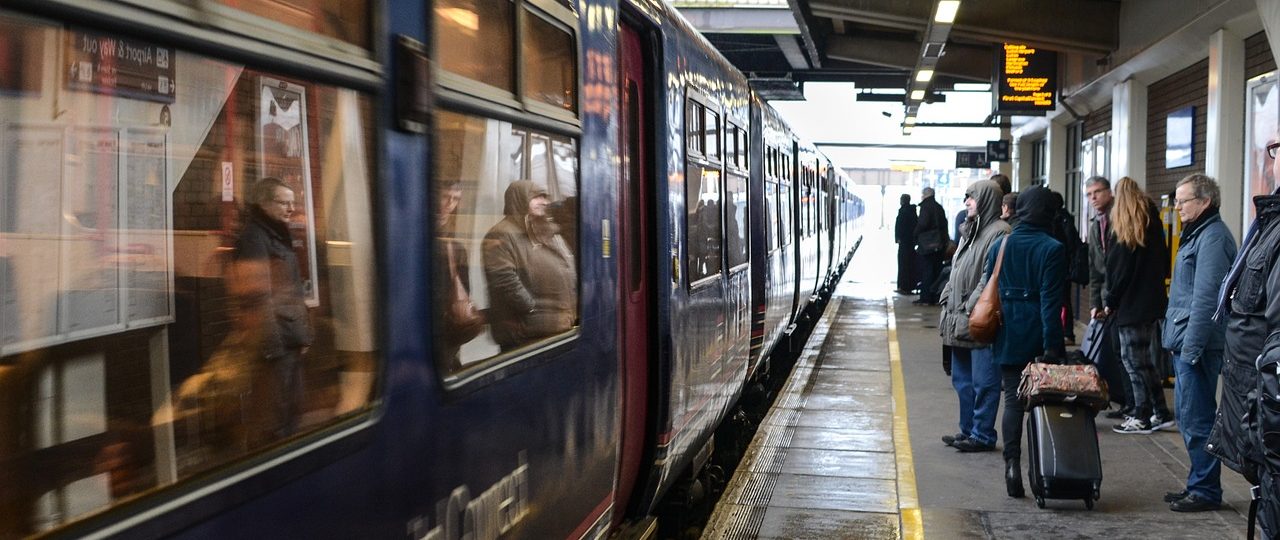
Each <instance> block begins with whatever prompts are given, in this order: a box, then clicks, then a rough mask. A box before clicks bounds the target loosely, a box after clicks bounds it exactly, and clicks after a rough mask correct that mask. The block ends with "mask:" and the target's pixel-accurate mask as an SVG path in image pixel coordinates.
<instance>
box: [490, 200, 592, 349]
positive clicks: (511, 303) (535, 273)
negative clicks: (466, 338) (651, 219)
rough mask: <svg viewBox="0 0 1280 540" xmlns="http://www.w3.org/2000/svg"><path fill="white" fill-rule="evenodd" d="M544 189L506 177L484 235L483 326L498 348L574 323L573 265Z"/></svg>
mask: <svg viewBox="0 0 1280 540" xmlns="http://www.w3.org/2000/svg"><path fill="white" fill-rule="evenodd" d="M549 202H550V201H549V200H548V198H547V192H546V190H545V189H543V188H542V187H540V186H538V185H536V184H534V183H533V182H531V181H529V180H520V181H516V182H512V183H511V185H510V186H508V187H507V192H506V195H505V196H504V203H505V204H504V206H503V210H502V213H503V214H505V216H506V217H504V218H502V221H499V222H498V223H497V224H496V225H494V226H493V227H492V228H491V229H489V232H488V233H487V234H485V237H484V244H483V251H482V254H483V257H482V259H483V263H484V274H485V278H486V281H487V282H488V288H489V312H488V319H489V325H490V326H489V329H490V331H491V332H492V334H493V340H494V341H495V342H496V343H497V344H498V346H499V347H500V348H501V349H502V351H503V352H506V351H510V350H512V349H515V348H518V347H521V346H523V345H527V344H529V343H532V342H533V341H535V340H537V339H539V338H543V337H548V336H553V335H556V334H559V333H562V332H566V331H568V330H570V329H571V328H573V325H574V324H576V322H577V307H578V278H577V273H576V268H577V266H576V265H575V263H574V259H573V254H572V252H570V251H569V246H568V245H567V244H565V242H564V239H563V238H561V237H560V233H559V229H558V227H557V226H556V224H555V223H554V222H552V220H551V218H550V217H549V216H548V215H547V205H548V204H549Z"/></svg>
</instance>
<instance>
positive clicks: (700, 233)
mask: <svg viewBox="0 0 1280 540" xmlns="http://www.w3.org/2000/svg"><path fill="white" fill-rule="evenodd" d="M685 190H686V191H685V196H686V198H685V208H686V216H685V225H686V228H687V229H688V241H687V242H686V245H687V246H688V251H689V260H688V265H689V269H688V273H689V283H690V284H693V283H696V282H698V281H700V280H702V279H704V278H707V277H710V276H714V275H717V274H719V273H720V259H721V255H720V246H721V239H722V238H723V237H724V234H723V231H722V230H721V224H720V203H721V200H720V199H721V197H720V171H718V170H716V169H714V168H712V167H709V166H706V165H703V164H700V163H697V162H695V161H690V162H689V165H688V169H687V172H686V174H685Z"/></svg>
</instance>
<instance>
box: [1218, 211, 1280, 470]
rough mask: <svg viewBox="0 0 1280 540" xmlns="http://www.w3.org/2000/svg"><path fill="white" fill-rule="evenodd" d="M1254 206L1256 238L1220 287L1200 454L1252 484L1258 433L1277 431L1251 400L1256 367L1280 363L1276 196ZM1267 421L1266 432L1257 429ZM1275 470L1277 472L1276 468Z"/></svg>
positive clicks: (1259, 456)
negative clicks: (1215, 375) (1211, 388)
mask: <svg viewBox="0 0 1280 540" xmlns="http://www.w3.org/2000/svg"><path fill="white" fill-rule="evenodd" d="M1254 206H1255V207H1256V208H1257V216H1258V217H1257V220H1256V221H1255V222H1254V225H1253V228H1254V229H1256V230H1255V231H1254V232H1253V234H1254V235H1256V236H1257V238H1256V239H1255V240H1253V241H1252V242H1250V240H1248V238H1247V237H1246V240H1245V243H1246V246H1245V249H1244V250H1243V251H1242V252H1241V253H1240V254H1239V255H1238V256H1237V258H1236V262H1235V265H1233V270H1234V269H1235V268H1236V266H1239V268H1240V270H1239V276H1238V277H1237V278H1236V279H1235V280H1234V282H1231V283H1224V284H1223V286H1224V287H1227V290H1226V291H1225V292H1226V293H1228V295H1227V296H1226V298H1229V299H1230V300H1229V301H1228V302H1227V306H1226V308H1227V309H1226V313H1225V317H1226V322H1227V331H1226V339H1225V345H1226V347H1225V354H1224V355H1223V362H1222V399H1221V400H1220V402H1219V404H1218V414H1217V417H1216V418H1215V419H1214V423H1213V430H1212V431H1211V432H1210V433H1209V440H1208V443H1207V444H1206V445H1205V449H1206V450H1208V452H1209V453H1210V454H1213V455H1214V456H1217V457H1218V459H1221V460H1222V464H1223V465H1226V466H1227V467H1229V468H1230V469H1231V470H1234V471H1236V472H1238V473H1240V474H1242V475H1244V477H1245V478H1247V479H1248V480H1249V481H1250V482H1253V483H1257V481H1258V478H1259V475H1258V466H1259V465H1260V464H1262V463H1264V461H1265V460H1264V452H1263V451H1264V450H1266V449H1267V446H1268V445H1266V444H1264V443H1263V440H1264V439H1263V437H1262V436H1261V435H1259V433H1262V434H1265V433H1267V432H1268V431H1270V432H1273V433H1277V432H1280V421H1277V420H1278V419H1277V417H1276V415H1267V414H1263V415H1261V416H1259V414H1258V413H1259V411H1258V409H1259V400H1258V399H1256V398H1255V397H1254V396H1251V395H1250V394H1251V393H1255V392H1256V391H1257V389H1258V383H1259V370H1258V367H1259V366H1260V365H1269V366H1274V365H1276V363H1277V362H1280V333H1278V332H1277V330H1280V265H1278V264H1276V259H1277V257H1280V196H1276V195H1268V196H1261V197H1254ZM1230 276H1231V274H1230V273H1229V274H1228V278H1229V279H1230ZM1255 395H1256V394H1255ZM1268 401H1271V400H1269V397H1268ZM1271 403H1273V404H1274V403H1276V402H1275V401H1271ZM1268 417H1270V423H1271V424H1272V425H1271V426H1270V427H1268V426H1266V425H1259V423H1260V421H1266V420H1267V419H1268ZM1272 436H1273V437H1274V435H1272ZM1270 446H1271V447H1272V448H1270V449H1269V452H1277V451H1280V441H1276V440H1274V439H1273V440H1272V441H1270ZM1276 465H1280V463H1277V464H1276ZM1274 469H1275V470H1276V472H1280V466H1276V467H1274Z"/></svg>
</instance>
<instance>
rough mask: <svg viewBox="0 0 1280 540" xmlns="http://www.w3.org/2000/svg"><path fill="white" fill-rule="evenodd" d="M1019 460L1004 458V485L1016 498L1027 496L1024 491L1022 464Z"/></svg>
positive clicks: (1010, 494) (1011, 495)
mask: <svg viewBox="0 0 1280 540" xmlns="http://www.w3.org/2000/svg"><path fill="white" fill-rule="evenodd" d="M1018 461H1019V460H1018V458H1009V459H1006V460H1004V486H1005V489H1006V490H1008V491H1009V496H1010V497H1013V498H1015V499H1021V498H1022V497H1024V496H1026V493H1024V492H1023V491H1022V465H1021V464H1020V463H1018Z"/></svg>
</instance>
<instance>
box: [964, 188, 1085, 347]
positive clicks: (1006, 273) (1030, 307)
mask: <svg viewBox="0 0 1280 540" xmlns="http://www.w3.org/2000/svg"><path fill="white" fill-rule="evenodd" d="M1055 211H1056V209H1055V208H1054V205H1053V200H1052V197H1051V196H1050V195H1049V190H1047V189H1045V188H1042V187H1032V188H1031V189H1028V190H1026V191H1024V192H1022V193H1021V194H1019V195H1018V208H1017V214H1018V226H1017V227H1014V228H1013V232H1012V233H1010V234H1009V236H1008V238H1007V239H1006V240H1004V241H1001V242H994V243H993V244H992V246H991V250H990V251H989V252H988V253H987V263H986V271H985V272H983V274H984V280H985V276H986V275H990V273H991V271H992V268H994V267H995V264H996V256H997V255H998V254H999V252H1000V245H1001V244H1008V247H1006V248H1005V253H1004V262H1003V263H1001V265H1002V266H1001V269H1000V278H999V280H998V283H999V284H1000V304H1001V305H1000V308H1001V318H1002V319H1003V321H1004V323H1003V324H1001V325H1000V331H999V333H997V334H996V342H995V344H994V345H993V346H992V352H993V353H994V355H995V358H996V362H997V363H999V364H1001V365H1007V366H1023V365H1026V364H1027V363H1029V362H1031V360H1032V359H1034V358H1035V357H1036V356H1039V355H1041V354H1045V353H1046V352H1052V353H1053V354H1056V355H1058V356H1059V357H1061V356H1062V355H1063V342H1062V314H1061V310H1062V287H1063V285H1064V283H1065V280H1064V278H1063V276H1064V271H1065V269H1066V265H1065V262H1066V258H1065V257H1066V255H1065V253H1064V249H1063V247H1062V243H1061V242H1059V241H1057V240H1055V239H1054V238H1053V236H1052V235H1051V234H1050V227H1051V226H1052V223H1053V215H1054V212H1055Z"/></svg>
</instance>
